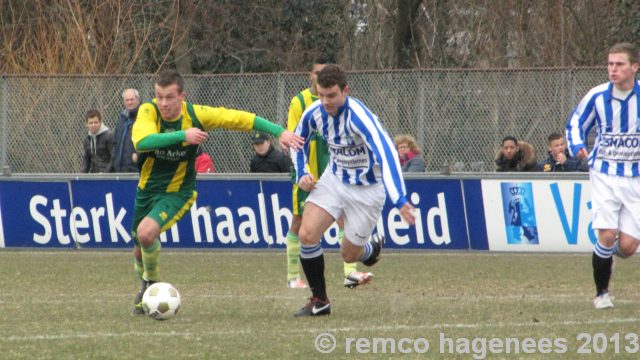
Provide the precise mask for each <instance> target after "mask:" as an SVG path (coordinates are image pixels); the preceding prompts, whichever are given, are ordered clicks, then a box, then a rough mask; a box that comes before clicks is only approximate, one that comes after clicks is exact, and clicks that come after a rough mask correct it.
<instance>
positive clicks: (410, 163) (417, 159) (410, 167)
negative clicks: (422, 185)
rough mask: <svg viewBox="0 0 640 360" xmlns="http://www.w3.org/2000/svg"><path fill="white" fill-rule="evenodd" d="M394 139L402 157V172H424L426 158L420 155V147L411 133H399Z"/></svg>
mask: <svg viewBox="0 0 640 360" xmlns="http://www.w3.org/2000/svg"><path fill="white" fill-rule="evenodd" d="M393 141H394V142H395V144H396V149H397V150H398V156H399V157H400V166H401V167H402V172H405V173H407V172H424V159H422V156H420V147H419V146H418V144H417V143H416V139H415V138H414V137H413V136H411V135H398V136H396V137H395V138H394V139H393Z"/></svg>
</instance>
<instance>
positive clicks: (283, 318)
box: [0, 250, 640, 359]
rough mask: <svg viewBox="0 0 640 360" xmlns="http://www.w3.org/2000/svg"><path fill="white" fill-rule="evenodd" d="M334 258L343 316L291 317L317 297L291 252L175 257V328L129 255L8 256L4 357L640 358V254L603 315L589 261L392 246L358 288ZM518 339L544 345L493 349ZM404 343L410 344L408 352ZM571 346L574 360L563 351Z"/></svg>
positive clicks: (166, 266)
mask: <svg viewBox="0 0 640 360" xmlns="http://www.w3.org/2000/svg"><path fill="white" fill-rule="evenodd" d="M325 258H326V277H327V283H328V292H329V297H330V299H331V301H332V310H333V313H332V315H331V316H329V317H321V318H293V317H292V316H291V314H292V312H293V311H295V310H296V309H298V308H299V307H301V306H302V305H303V304H304V303H305V302H306V298H307V297H308V296H309V294H308V291H307V290H293V289H287V288H286V281H285V254H284V251H246V252H239V251H238V252H235V251H198V252H196V251H170V250H164V251H163V253H162V255H161V274H162V277H163V280H164V281H167V282H170V283H172V284H173V285H174V286H175V287H176V288H177V289H178V290H179V291H180V292H181V295H182V308H181V310H180V312H179V313H178V314H177V316H176V317H174V318H173V319H171V320H168V321H155V320H152V319H150V318H146V317H133V316H131V315H130V310H131V304H132V299H133V297H134V295H135V294H136V292H137V290H138V287H139V284H138V282H137V281H136V280H135V279H134V277H133V270H132V268H133V266H132V261H131V255H130V252H128V251H127V252H125V251H26V250H19V251H13V250H9V251H7V250H4V251H0V358H2V359H152V358H153V359H184V358H194V359H315V358H318V359H329V358H345V359H346V358H349V359H351V358H353V359H356V358H381V359H382V358H385V359H386V358H391V357H393V358H401V359H414V358H418V359H424V358H429V359H482V358H485V357H486V358H488V359H503V358H504V359H521V358H523V359H581V358H585V359H626V358H628V359H635V358H637V357H638V353H640V351H638V350H640V349H637V348H636V346H635V343H634V341H633V339H632V337H633V336H634V334H640V316H638V304H639V303H640V292H639V290H638V286H637V284H638V269H639V265H640V263H639V262H640V259H638V258H637V257H634V258H631V259H627V260H623V261H617V263H616V268H615V274H614V277H613V280H612V285H611V288H612V292H613V293H614V295H615V296H616V300H615V301H614V302H615V306H616V307H615V308H614V309H611V310H604V311H596V310H595V309H594V308H593V306H592V305H591V300H592V297H593V295H594V294H593V292H594V290H593V285H592V283H593V281H592V273H591V255H590V254H510V253H499V254H495V253H485V252H482V253H470V252H405V251H403V252H391V251H386V252H383V256H382V260H381V261H380V263H378V264H377V265H376V266H375V267H374V268H372V271H373V272H374V273H375V279H374V282H373V283H372V284H370V285H367V286H366V287H363V288H359V289H355V290H349V289H345V288H344V287H343V286H342V265H341V263H340V259H339V255H338V253H337V252H326V253H325ZM323 333H330V334H331V336H333V338H335V339H336V341H335V348H334V349H333V351H332V352H331V353H330V354H324V353H321V352H320V351H318V350H317V349H316V346H315V344H316V339H317V338H318V337H319V336H320V335H321V334H323ZM580 334H582V335H580ZM616 336H617V339H616ZM507 338H512V339H514V338H515V339H518V341H535V344H536V345H535V346H534V347H533V350H534V351H531V349H532V348H531V347H530V344H529V345H527V344H525V345H523V346H522V347H521V348H520V350H519V352H518V353H515V348H511V350H510V353H506V350H505V346H503V347H501V348H496V347H495V346H497V344H499V342H500V341H503V340H504V341H505V342H506V340H505V339H507ZM527 338H530V340H525V339H527ZM385 339H387V340H389V339H393V340H394V341H395V345H396V347H395V349H394V348H392V346H391V344H390V343H389V342H385V341H387V340H385ZM401 339H407V340H406V342H404V343H403V345H402V349H400V345H399V343H398V341H400V340H401ZM446 339H451V343H443V341H446ZM483 339H484V340H483ZM501 339H502V340H501ZM542 339H549V340H550V341H551V343H550V344H547V345H549V346H547V345H545V343H544V341H545V340H542ZM562 339H566V342H565V343H564V347H565V348H566V350H565V351H564V352H562V351H561V350H562V347H561V346H559V347H556V346H554V344H553V341H560V342H562ZM426 341H428V342H429V348H428V351H426V350H427V349H426V347H425V345H426ZM483 341H485V345H484V355H483V352H482V348H483V345H482V343H483ZM489 341H494V348H493V350H491V349H489V348H488V346H489ZM639 341H640V340H639ZM540 343H542V345H540ZM319 344H320V345H322V346H328V347H329V348H330V347H331V343H327V342H326V341H320V340H319ZM327 344H328V345H327ZM358 344H359V345H358ZM451 344H452V345H451ZM465 344H467V345H465ZM504 344H505V343H503V345H504ZM512 345H513V343H512ZM442 346H444V347H442ZM639 346H640V345H639ZM525 348H526V349H527V351H529V352H531V353H530V354H528V353H525V352H524V350H523V349H525ZM400 350H404V353H402V352H400ZM407 350H409V351H407ZM548 350H549V352H547V351H548ZM587 350H589V351H591V354H579V353H578V352H579V351H587ZM603 350H604V351H603ZM383 351H385V352H384V353H383ZM392 351H395V353H392ZM452 351H453V352H452ZM634 351H635V352H637V353H635V354H634V353H633V352H634ZM492 352H493V353H492ZM597 352H603V353H602V354H597Z"/></svg>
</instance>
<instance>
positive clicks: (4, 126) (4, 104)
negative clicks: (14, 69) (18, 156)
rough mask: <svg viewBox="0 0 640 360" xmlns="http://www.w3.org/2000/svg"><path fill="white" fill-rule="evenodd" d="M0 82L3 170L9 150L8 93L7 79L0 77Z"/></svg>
mask: <svg viewBox="0 0 640 360" xmlns="http://www.w3.org/2000/svg"><path fill="white" fill-rule="evenodd" d="M0 82H2V115H0V121H1V122H2V124H0V127H1V128H2V131H0V132H1V133H2V140H0V141H2V142H1V143H0V167H1V168H2V169H4V168H5V166H7V165H8V164H7V152H8V150H9V146H8V144H7V139H8V136H7V131H8V126H7V121H8V120H7V116H8V105H7V98H8V97H9V92H8V91H7V87H8V85H7V77H6V76H4V75H0Z"/></svg>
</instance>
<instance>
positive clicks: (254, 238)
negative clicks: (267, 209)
mask: <svg viewBox="0 0 640 360" xmlns="http://www.w3.org/2000/svg"><path fill="white" fill-rule="evenodd" d="M238 215H239V217H242V216H246V217H247V220H246V221H242V222H240V225H238V235H239V236H240V241H242V242H243V243H244V244H257V243H259V242H260V236H258V224H257V222H256V213H255V212H253V209H252V208H250V207H248V206H243V207H241V208H239V209H238Z"/></svg>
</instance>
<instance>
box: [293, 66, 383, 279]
mask: <svg viewBox="0 0 640 360" xmlns="http://www.w3.org/2000/svg"><path fill="white" fill-rule="evenodd" d="M328 63H329V59H328V58H327V57H325V56H319V57H317V58H316V59H315V60H314V61H313V63H312V64H311V69H310V72H309V80H310V82H311V86H310V87H309V88H307V89H304V90H302V91H301V92H299V93H298V94H296V95H295V96H294V97H293V98H292V99H291V104H290V106H289V119H288V122H287V129H288V130H289V131H295V129H296V127H297V126H298V123H299V122H300V118H301V117H302V113H303V112H304V111H305V110H306V109H307V107H308V106H309V105H311V104H312V103H313V102H314V101H316V100H318V88H317V79H318V73H319V72H320V71H321V70H322V69H324V67H325V66H326V65H327V64H328ZM328 162H329V150H328V149H327V143H326V142H325V141H324V140H323V139H322V137H320V136H316V135H315V134H312V135H311V139H310V140H309V162H308V164H307V171H308V172H310V173H311V174H313V176H314V177H315V178H316V179H318V178H320V175H321V174H322V173H323V172H324V170H325V168H326V167H327V163H328ZM295 179H296V173H295V168H292V169H291V180H292V182H293V188H292V192H291V198H292V209H293V218H292V220H291V226H290V227H289V231H288V232H287V241H286V246H287V287H288V288H291V289H305V288H306V287H307V285H306V284H305V283H304V280H302V278H301V277H300V240H299V238H298V231H299V230H300V224H301V223H302V214H303V212H304V202H305V200H306V199H307V197H308V196H309V193H308V192H307V191H304V190H302V189H300V188H299V187H298V184H297V183H296V181H295ZM337 224H338V228H339V231H338V239H339V242H342V239H343V238H344V230H343V229H344V225H343V222H342V219H338V221H337ZM343 269H344V281H343V284H344V286H345V287H347V288H355V287H358V286H360V285H364V284H367V283H368V282H369V281H371V280H372V278H373V274H372V273H370V272H360V271H358V263H347V262H343Z"/></svg>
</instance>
